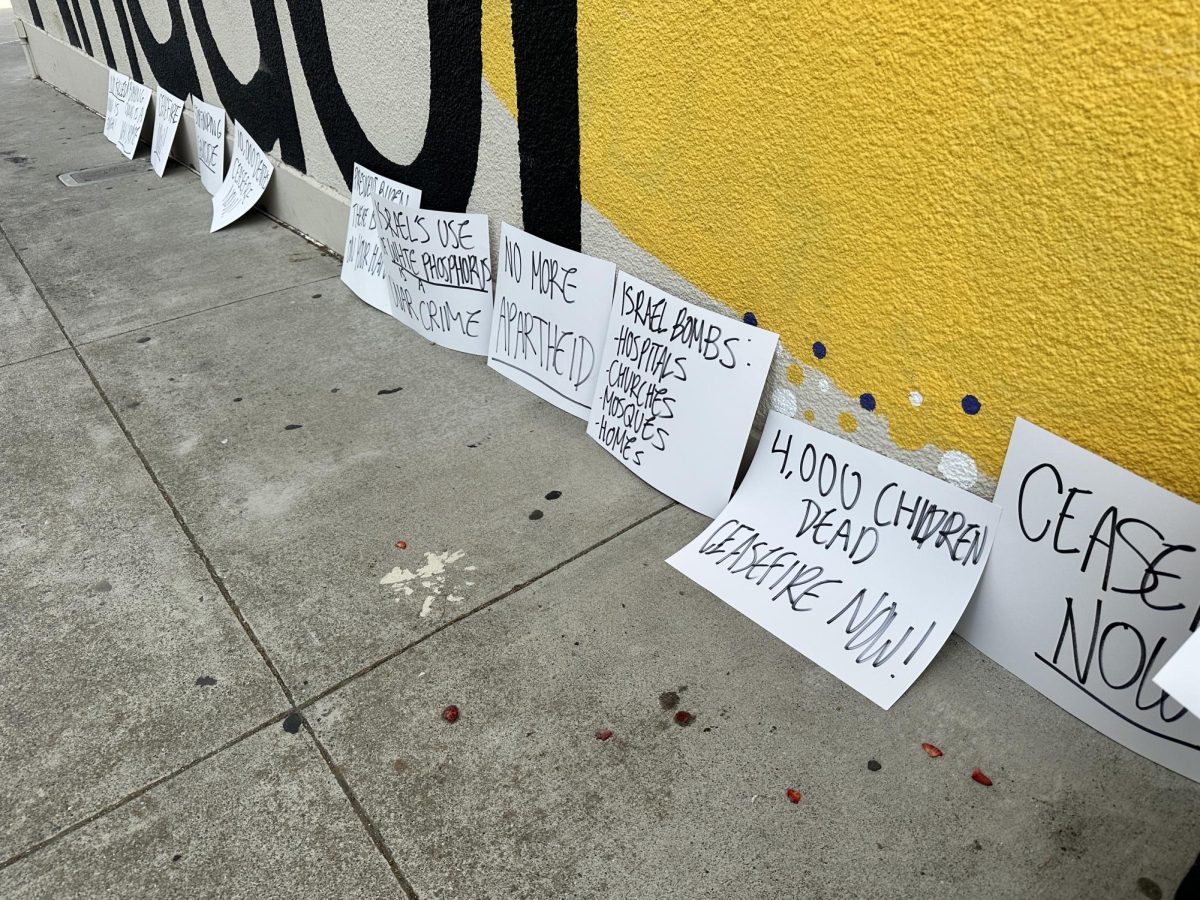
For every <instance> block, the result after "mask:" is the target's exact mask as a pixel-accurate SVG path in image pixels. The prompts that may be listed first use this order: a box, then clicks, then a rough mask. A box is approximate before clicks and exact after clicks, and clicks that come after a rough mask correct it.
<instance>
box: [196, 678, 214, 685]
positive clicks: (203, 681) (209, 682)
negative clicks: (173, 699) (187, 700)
mask: <svg viewBox="0 0 1200 900" xmlns="http://www.w3.org/2000/svg"><path fill="white" fill-rule="evenodd" d="M216 683H217V679H215V678H213V677H212V676H211V675H201V676H200V677H199V678H197V679H196V687H212V686H213V685H214V684H216Z"/></svg>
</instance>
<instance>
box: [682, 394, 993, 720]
mask: <svg viewBox="0 0 1200 900" xmlns="http://www.w3.org/2000/svg"><path fill="white" fill-rule="evenodd" d="M999 518H1000V510H999V508H997V507H996V506H994V505H993V504H991V503H988V502H987V501H986V500H983V499H981V498H979V497H976V496H975V495H974V494H968V493H967V492H966V491H963V490H961V489H959V488H956V487H953V486H952V485H949V484H946V483H945V482H943V481H939V480H938V479H936V478H933V477H931V476H929V475H926V474H924V473H923V472H918V471H916V470H915V469H910V468H909V467H908V466H905V465H902V464H900V463H898V462H896V461H895V460H891V459H887V458H886V457H883V456H880V455H879V454H876V453H872V452H871V451H869V450H865V449H863V448H862V447H858V446H856V445H854V444H851V443H849V442H848V441H843V440H841V439H840V438H835V437H832V436H830V435H828V434H826V433H825V432H823V431H819V430H818V429H816V428H813V427H812V426H810V425H805V424H804V423H802V422H797V421H795V420H793V419H789V418H787V417H786V416H783V415H780V414H779V413H776V412H772V413H771V414H770V415H769V416H768V417H767V422H766V426H765V427H764V428H763V437H762V441H761V442H760V443H759V445H758V451H757V452H756V453H755V455H754V461H753V462H752V463H751V465H750V471H749V472H748V473H747V474H746V478H745V480H744V481H743V482H742V485H741V487H739V488H738V492H737V494H736V495H735V496H734V498H733V499H732V500H731V501H730V502H729V505H728V506H727V507H726V508H725V510H724V511H723V512H721V513H720V515H718V516H717V517H716V519H715V520H714V521H713V523H712V525H711V526H709V527H708V528H707V529H705V531H704V532H703V533H702V534H701V535H700V536H699V537H698V538H696V539H695V540H694V541H692V542H691V543H690V544H688V545H687V546H686V547H684V548H683V549H682V550H680V551H679V552H678V553H676V554H675V555H674V556H672V557H671V558H670V559H669V560H667V562H668V563H670V564H671V565H672V566H674V567H675V568H676V569H678V570H679V571H680V572H682V573H683V574H685V575H687V576H688V577H689V578H691V579H692V580H693V581H695V582H696V583H697V584H700V585H702V586H703V587H705V588H708V590H710V591H712V592H713V593H714V594H716V595H717V596H718V597H720V598H721V599H722V600H724V601H725V602H726V603H728V604H729V605H730V606H732V607H733V608H734V609H736V610H738V611H739V612H741V613H743V614H744V615H746V616H748V617H749V618H750V619H752V620H753V621H755V622H757V623H758V624H759V625H761V626H762V627H763V628H765V629H767V630H768V631H770V632H771V633H772V634H774V635H775V636H776V637H778V638H780V639H781V640H783V641H784V642H786V643H787V644H789V645H791V646H792V647H793V648H795V649H796V650H799V651H800V652H801V653H803V654H804V655H805V656H807V657H808V658H809V659H811V660H812V661H813V662H815V663H817V665H819V666H821V667H822V668H823V669H825V670H826V671H828V672H830V673H831V674H833V675H835V676H837V677H838V678H840V679H841V680H842V681H844V682H845V683H846V684H848V685H850V687H852V688H854V689H855V690H856V691H858V692H859V693H861V694H863V695H865V696H866V697H868V698H869V699H871V700H872V701H874V702H875V703H877V704H879V705H880V706H882V707H883V708H884V709H888V708H889V707H891V705H892V704H893V703H895V702H896V701H897V700H898V699H899V698H900V696H901V695H902V694H903V693H904V692H905V691H906V690H908V688H909V686H910V685H911V684H912V683H913V681H915V680H916V678H917V676H918V675H920V674H921V672H922V671H924V669H925V667H926V666H927V665H929V662H930V661H931V660H932V659H933V657H934V656H935V655H937V652H938V650H940V649H941V647H942V644H944V643H945V641H946V638H947V637H949V635H950V632H951V631H952V630H953V629H954V625H955V623H956V622H957V621H958V619H959V617H960V616H961V615H962V611H963V608H964V607H965V606H966V605H967V601H968V600H970V598H971V592H972V591H974V590H975V586H976V584H977V583H978V581H979V576H980V573H981V572H982V571H983V568H984V566H985V565H986V563H987V559H988V554H989V552H990V551H991V549H992V543H993V541H994V539H995V534H996V524H997V522H998V520H999Z"/></svg>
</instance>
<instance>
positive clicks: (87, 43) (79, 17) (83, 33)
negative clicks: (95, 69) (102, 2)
mask: <svg viewBox="0 0 1200 900" xmlns="http://www.w3.org/2000/svg"><path fill="white" fill-rule="evenodd" d="M71 7H72V8H73V9H74V10H75V21H76V22H77V23H78V27H79V39H80V40H81V41H82V42H83V49H84V52H85V53H87V55H88V56H95V55H96V54H94V53H93V52H92V38H91V35H89V34H88V30H87V22H86V21H85V20H84V18H83V10H82V9H80V8H79V0H71Z"/></svg>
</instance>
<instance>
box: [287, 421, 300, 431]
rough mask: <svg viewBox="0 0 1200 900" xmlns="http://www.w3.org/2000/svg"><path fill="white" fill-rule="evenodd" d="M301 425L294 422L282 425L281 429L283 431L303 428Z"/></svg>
mask: <svg viewBox="0 0 1200 900" xmlns="http://www.w3.org/2000/svg"><path fill="white" fill-rule="evenodd" d="M303 427H304V426H303V425H297V424H295V423H292V424H291V425H285V426H283V430H284V431H295V430H296V429H297V428H303Z"/></svg>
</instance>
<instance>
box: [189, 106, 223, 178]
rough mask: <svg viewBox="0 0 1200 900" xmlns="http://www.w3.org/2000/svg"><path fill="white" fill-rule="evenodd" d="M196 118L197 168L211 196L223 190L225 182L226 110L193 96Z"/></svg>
mask: <svg viewBox="0 0 1200 900" xmlns="http://www.w3.org/2000/svg"><path fill="white" fill-rule="evenodd" d="M192 109H193V112H194V113H195V116H196V163H197V165H196V168H198V169H199V170H200V182H201V184H203V185H204V186H205V187H206V188H207V189H208V192H209V193H210V194H215V193H216V192H217V191H219V190H220V189H221V182H223V181H224V180H225V110H223V109H221V107H219V106H212V105H211V104H208V103H205V102H204V101H203V100H201V99H200V98H199V97H197V96H196V95H195V94H193V95H192Z"/></svg>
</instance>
